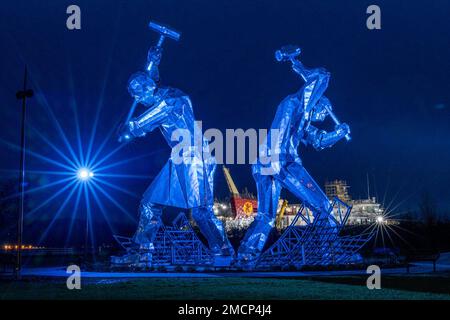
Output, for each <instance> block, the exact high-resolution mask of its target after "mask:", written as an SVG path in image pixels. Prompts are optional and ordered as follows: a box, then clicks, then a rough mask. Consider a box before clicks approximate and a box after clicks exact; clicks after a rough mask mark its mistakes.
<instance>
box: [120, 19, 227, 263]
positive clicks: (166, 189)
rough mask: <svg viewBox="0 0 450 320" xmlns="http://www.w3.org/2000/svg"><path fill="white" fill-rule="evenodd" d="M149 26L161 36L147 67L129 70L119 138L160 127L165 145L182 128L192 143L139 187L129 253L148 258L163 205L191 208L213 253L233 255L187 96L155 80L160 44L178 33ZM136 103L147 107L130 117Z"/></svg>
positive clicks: (211, 164)
mask: <svg viewBox="0 0 450 320" xmlns="http://www.w3.org/2000/svg"><path fill="white" fill-rule="evenodd" d="M150 28H152V29H153V30H155V31H157V32H159V33H160V34H161V38H160V40H159V42H158V45H156V46H154V47H152V48H151V49H150V50H149V54H148V66H147V70H146V71H145V72H138V73H136V74H134V75H133V76H131V78H130V80H129V83H128V91H129V92H130V94H131V96H132V97H133V98H134V100H135V102H134V104H133V106H132V110H130V114H129V117H128V119H127V121H126V123H125V125H124V127H123V128H122V130H121V136H120V138H119V141H122V142H124V141H129V140H131V139H133V138H135V137H144V136H145V135H146V134H147V133H149V132H152V131H153V130H155V129H160V131H161V133H162V134H163V136H164V138H165V139H166V141H167V143H168V144H169V146H170V147H171V148H174V146H175V145H176V144H177V143H178V141H173V140H172V134H173V133H174V132H175V131H176V130H180V129H181V130H187V131H188V132H189V133H191V134H190V136H191V137H192V141H191V144H190V145H191V146H192V147H191V148H190V149H189V155H186V157H189V161H181V163H180V161H173V158H172V157H171V158H170V159H169V160H168V162H167V163H166V165H165V166H164V168H163V169H162V170H161V172H160V173H159V174H158V176H157V177H156V178H155V179H154V180H153V182H152V184H151V185H150V187H149V188H148V189H147V191H146V192H145V193H144V196H143V199H142V201H141V205H140V220H139V225H138V228H137V231H136V233H135V235H134V237H133V241H134V243H135V244H136V249H135V250H133V252H131V253H129V254H128V257H129V258H130V260H133V259H136V256H138V257H139V263H140V264H144V265H150V264H151V257H152V250H153V242H154V240H155V236H156V232H157V230H158V228H159V227H160V225H159V224H160V221H161V220H160V216H161V215H162V210H163V208H164V207H166V206H171V207H177V208H182V209H192V217H193V218H194V220H195V221H196V223H197V225H198V226H199V228H200V231H201V232H202V234H203V235H204V236H205V238H206V239H207V241H208V244H209V247H210V249H211V251H212V252H213V253H214V254H216V255H225V256H232V255H233V254H234V252H233V249H232V247H231V245H230V243H229V241H228V238H227V237H226V233H225V231H224V228H223V226H222V223H221V222H220V221H219V220H218V219H217V218H216V217H215V215H214V212H213V199H214V195H213V191H214V181H213V179H214V172H215V168H216V163H215V159H214V158H213V157H212V156H211V155H210V154H209V153H208V152H202V150H200V149H201V148H202V147H203V151H205V150H206V151H207V150H208V144H207V141H204V140H203V141H202V143H200V144H203V145H200V147H197V146H196V144H195V143H194V139H195V135H194V131H195V125H196V124H195V119H194V112H193V109H192V104H191V101H190V99H189V97H188V96H187V95H186V94H185V93H183V92H181V91H180V90H178V89H175V88H170V87H161V86H159V85H158V83H159V72H158V65H159V62H160V59H161V54H162V48H161V44H162V42H163V40H164V38H165V37H170V38H172V39H175V40H178V38H179V36H180V35H179V34H178V33H177V32H175V31H173V30H170V29H168V28H166V27H163V26H160V25H158V24H155V23H150ZM138 103H139V104H142V105H143V106H145V107H146V108H147V110H146V111H145V112H143V113H142V114H141V115H139V116H137V117H135V118H131V114H132V113H133V112H134V108H135V106H136V104H138ZM183 156H184V155H183ZM175 162H176V163H175ZM123 259H126V256H124V257H123Z"/></svg>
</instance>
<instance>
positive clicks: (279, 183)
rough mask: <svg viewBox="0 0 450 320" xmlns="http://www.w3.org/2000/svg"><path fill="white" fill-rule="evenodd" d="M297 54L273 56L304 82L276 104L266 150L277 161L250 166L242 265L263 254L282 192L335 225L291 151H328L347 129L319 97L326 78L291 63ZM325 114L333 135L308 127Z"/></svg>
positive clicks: (293, 51) (296, 50)
mask: <svg viewBox="0 0 450 320" xmlns="http://www.w3.org/2000/svg"><path fill="white" fill-rule="evenodd" d="M300 52H301V51H300V48H298V47H294V46H286V47H283V48H282V49H280V50H278V51H277V52H276V54H275V57H276V59H277V60H278V61H290V62H291V63H292V68H293V70H294V71H295V72H296V73H297V74H299V75H300V76H301V77H302V78H303V80H304V81H305V84H304V85H303V87H302V88H301V89H300V90H299V91H298V92H296V93H294V94H292V95H289V96H287V97H286V98H285V99H284V100H283V101H282V102H281V103H280V105H279V106H278V109H277V112H276V115H275V119H274V120H273V122H272V126H271V130H270V133H269V134H268V136H267V147H268V149H269V150H272V151H274V152H276V153H277V155H278V159H277V160H276V161H268V162H266V161H263V159H262V158H261V157H260V159H258V161H257V162H256V163H255V164H254V165H253V166H252V171H253V177H254V179H255V182H256V185H257V192H258V214H257V216H256V218H255V221H254V222H253V223H252V225H251V226H250V228H249V229H248V231H247V233H246V235H245V238H244V239H243V240H242V242H241V246H240V248H239V252H238V258H239V259H240V260H241V261H243V262H244V261H251V260H253V259H254V258H256V257H257V256H258V255H259V254H260V253H261V251H262V250H263V248H264V245H265V243H266V240H267V237H268V235H269V233H270V231H271V229H272V228H273V227H274V222H275V218H276V214H277V208H278V201H279V198H280V191H281V189H282V188H286V189H287V190H289V191H290V192H291V193H293V194H294V195H295V196H296V197H297V198H298V199H300V200H301V201H302V202H303V204H304V205H305V206H306V207H308V208H309V209H310V210H311V211H312V213H313V216H314V217H315V218H316V217H317V216H318V215H328V216H329V217H328V223H329V224H330V226H331V227H333V226H334V225H335V223H336V221H335V220H334V217H333V215H332V214H331V211H332V208H331V204H330V201H329V200H328V198H327V197H326V195H325V194H324V192H323V191H322V190H321V189H320V187H319V186H318V185H317V183H316V182H315V181H314V179H313V178H312V177H311V176H310V175H309V174H308V172H307V171H306V169H305V168H304V167H303V165H302V161H301V159H300V157H299V155H298V152H297V149H298V147H299V144H300V142H302V143H303V144H305V145H312V146H313V147H314V148H315V149H316V150H321V149H324V148H327V147H331V146H332V145H334V144H335V143H336V142H337V141H339V140H341V139H342V138H344V137H345V138H346V139H347V140H349V139H350V136H349V134H350V129H349V127H348V125H347V124H345V123H343V124H340V123H339V121H338V120H337V118H336V117H335V116H334V114H333V113H332V111H331V110H332V106H331V103H330V101H329V100H328V99H327V98H326V97H325V96H324V92H325V90H326V89H327V86H328V81H329V78H330V74H329V73H328V72H327V71H326V70H325V69H323V68H315V69H308V68H306V67H304V66H303V64H302V63H301V62H300V61H298V60H297V59H296V58H297V56H298V55H299V54H300ZM327 115H330V116H331V118H332V119H333V121H334V122H335V123H336V127H335V130H334V131H332V132H326V131H323V130H319V129H317V128H316V127H315V126H313V123H314V122H321V121H324V119H325V117H326V116H327ZM275 133H276V134H275ZM321 217H323V216H321Z"/></svg>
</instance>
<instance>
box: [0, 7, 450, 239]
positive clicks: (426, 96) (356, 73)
mask: <svg viewBox="0 0 450 320" xmlns="http://www.w3.org/2000/svg"><path fill="white" fill-rule="evenodd" d="M374 3H376V4H378V5H379V6H380V7H381V12H382V29H381V30H375V31H370V30H368V29H367V28H366V18H367V14H366V13H365V12H366V8H367V6H368V5H370V4H374ZM70 4H77V5H79V6H80V7H81V12H82V22H81V23H82V29H81V30H77V31H69V30H68V29H67V28H66V18H67V14H66V8H67V6H68V5H70ZM449 14H450V3H449V2H448V1H445V0H442V1H439V0H434V1H411V0H410V1H406V0H405V1H398V0H396V1H376V2H373V1H363V0H354V1H314V0H295V1H294V0H292V1H269V0H258V1H253V0H252V1H248V0H247V1H242V0H239V1H238V0H231V1H230V0H227V1H219V0H216V1H206V0H201V1H199V0H195V1H194V0H192V1H173V0H161V1H149V0H146V1H144V0H133V1H114V0H108V1H106V0H104V1H100V0H96V1H80V0H76V1H56V0H51V1H45V2H44V1H41V0H26V1H23V0H15V1H2V4H1V6H0V38H1V42H0V45H1V50H0V57H1V59H0V105H1V110H2V119H1V120H2V124H1V126H0V134H1V143H0V152H1V154H2V157H1V159H0V168H1V169H2V171H1V174H2V180H3V181H6V180H8V179H16V177H17V171H14V170H17V169H18V164H19V152H18V151H17V150H16V149H14V147H11V144H14V145H18V144H19V134H20V106H21V105H20V102H18V101H17V100H16V98H15V92H16V91H17V90H18V89H20V87H21V86H22V76H23V69H24V65H25V63H26V64H27V65H28V67H29V71H30V79H31V82H32V87H33V89H34V91H35V97H34V98H33V99H32V100H30V102H29V110H28V114H27V117H28V121H29V122H28V123H29V127H28V128H27V130H28V131H27V139H28V141H27V142H28V147H29V148H30V150H32V151H34V152H38V153H39V154H42V155H45V156H46V157H49V158H52V159H57V160H58V161H61V157H60V156H59V155H58V154H57V153H56V152H55V151H54V150H53V149H52V148H51V147H50V146H49V145H48V144H46V143H45V142H43V140H42V138H41V137H39V135H38V134H37V133H36V131H38V132H40V133H41V134H42V135H43V136H45V137H46V138H47V139H49V140H51V141H52V142H53V143H54V144H55V145H57V146H58V148H60V150H61V151H62V152H63V153H65V154H68V150H67V148H66V147H65V145H64V142H63V140H62V139H61V136H60V135H59V134H58V129H57V127H56V126H55V121H54V120H53V119H52V116H51V114H52V112H53V114H54V116H55V118H56V119H57V121H58V122H59V123H60V125H61V127H62V129H63V130H64V132H65V133H66V135H67V138H68V140H69V141H70V143H71V144H72V145H73V147H74V149H75V152H76V153H77V154H78V149H77V142H76V141H77V134H76V132H77V130H76V123H75V113H74V112H73V111H74V110H76V111H77V112H76V114H78V117H79V119H78V120H79V124H80V134H81V141H82V147H83V150H84V151H83V152H85V150H86V147H87V145H88V144H89V139H90V137H91V133H92V128H93V126H94V118H95V115H96V113H97V111H99V121H98V126H97V130H96V135H95V143H94V149H95V146H98V145H99V144H100V143H101V142H102V140H103V139H104V137H105V136H106V135H107V133H108V132H109V131H110V130H115V127H116V126H117V123H118V121H120V119H122V118H123V116H124V114H126V113H127V111H128V109H129V106H130V104H131V98H130V97H129V95H128V92H127V90H126V84H127V80H128V78H129V76H130V75H131V74H132V73H134V72H136V71H138V70H141V69H142V68H143V67H144V65H145V61H146V55H147V50H148V48H149V47H150V46H151V45H153V44H154V43H155V42H156V40H157V35H156V34H155V33H154V32H152V31H150V30H149V29H148V27H147V24H148V22H149V20H156V21H159V22H161V23H164V24H167V25H170V26H172V27H173V28H175V29H177V30H179V31H181V32H182V38H181V41H180V42H174V41H170V40H168V41H167V42H166V44H165V46H164V50H165V51H164V55H163V59H162V63H161V66H160V75H161V79H162V83H163V84H164V85H169V86H173V87H176V88H179V89H181V90H182V91H184V92H186V93H187V94H189V96H190V97H191V99H192V102H193V106H194V111H195V114H196V118H197V119H198V120H202V121H203V127H204V128H205V129H207V128H218V129H220V130H221V131H223V132H225V129H227V128H243V129H247V128H268V127H269V126H270V124H271V121H272V119H273V116H274V114H275V110H276V107H277V106H278V104H279V102H280V101H281V100H282V99H283V98H284V97H285V96H287V95H289V94H291V93H293V92H295V91H297V90H298V89H299V88H300V86H301V85H303V82H302V81H301V79H299V78H298V76H296V75H295V74H294V73H293V72H291V70H290V67H289V65H288V64H280V63H277V62H276V61H275V59H274V51H275V50H276V49H278V48H279V47H280V46H282V45H285V44H290V43H292V44H298V45H300V46H301V47H302V49H303V52H302V55H301V60H302V62H303V63H304V64H305V65H306V66H309V67H319V66H322V67H325V68H326V69H328V70H329V71H330V72H331V75H332V77H331V81H330V85H329V88H328V90H327V92H326V95H327V97H328V98H329V99H330V100H331V102H332V103H333V104H334V110H335V112H336V114H337V116H338V117H339V118H340V119H341V121H343V122H347V123H348V124H349V125H350V127H351V130H352V137H353V140H352V141H351V142H350V143H346V142H344V141H343V142H339V143H338V144H337V145H335V146H334V147H333V148H331V149H327V150H324V151H321V152H316V151H315V150H314V149H312V148H311V147H309V148H302V149H301V150H300V155H301V157H302V159H303V162H304V165H305V167H306V168H307V170H308V171H309V172H310V173H311V174H312V176H313V177H315V179H316V181H317V182H318V183H319V184H320V185H323V183H324V182H325V181H326V180H327V179H336V178H339V179H344V180H347V182H348V183H349V184H350V185H351V189H350V192H351V195H352V196H353V197H354V198H360V197H366V196H367V191H366V175H367V174H368V175H369V178H370V187H371V194H372V196H375V195H376V196H378V198H379V199H380V201H383V199H384V201H383V202H384V203H385V205H386V206H387V205H388V204H389V203H391V202H392V205H391V207H392V206H396V205H398V208H397V209H396V210H397V211H399V212H400V211H404V210H408V209H410V210H415V209H416V208H417V205H418V202H419V201H420V199H419V198H420V195H421V194H423V192H429V193H431V194H432V196H433V198H434V199H435V200H436V203H437V205H438V208H439V210H440V211H441V212H448V209H450V188H449V187H448V186H449V183H450V181H449V180H450V168H449V167H450V166H449V163H450V125H449V124H450V81H449V76H450V59H449V57H450V45H449V39H450V19H449ZM45 101H47V103H48V104H46V103H45ZM99 108H100V109H99ZM50 110H51V111H50ZM324 128H325V129H332V124H331V122H326V123H324ZM34 130H36V131H34ZM8 143H9V144H8ZM117 146H118V143H117V142H116V141H115V137H114V136H113V137H112V138H111V139H109V140H108V142H107V145H106V147H105V153H108V151H111V150H114V148H116V147H117ZM149 152H153V154H152V155H151V156H148V157H144V158H141V159H136V160H130V161H129V162H127V163H123V164H122V165H118V166H115V167H113V168H111V172H113V173H115V174H128V175H139V176H144V177H147V178H144V179H131V178H130V179H115V178H114V179H112V180H114V181H112V180H111V182H114V183H115V184H118V185H120V186H121V187H122V188H125V189H127V190H129V191H130V192H132V193H134V194H135V195H136V196H135V197H131V196H129V195H127V194H125V193H123V192H120V191H118V190H112V189H110V190H109V191H110V194H111V196H112V197H113V198H114V199H116V200H117V201H118V202H119V203H120V204H121V205H122V206H123V207H124V208H125V209H126V210H127V211H129V212H130V214H132V215H134V216H137V208H138V204H139V197H140V195H141V194H142V193H143V192H144V190H145V188H146V187H147V186H148V185H149V184H150V182H151V176H154V175H156V174H157V173H158V172H159V170H160V169H161V168H162V167H163V165H164V163H165V162H166V161H167V158H168V157H169V153H170V149H169V148H168V147H167V145H166V143H165V141H164V140H163V138H162V136H161V134H160V133H159V132H155V133H153V134H151V135H148V136H147V137H146V138H145V139H141V140H137V141H135V142H134V143H133V144H131V145H129V146H127V147H125V148H123V149H121V150H120V151H118V152H117V153H115V154H114V155H113V156H112V157H111V158H110V159H109V160H108V161H110V162H117V161H121V160H124V159H130V158H134V157H137V156H140V155H144V154H148V153H149ZM229 167H230V169H231V172H232V175H233V177H234V179H235V182H236V184H237V185H238V188H239V189H243V188H244V187H247V188H248V189H249V190H250V191H255V185H254V182H253V179H252V177H251V171H250V166H249V165H240V166H239V165H230V166H229ZM27 169H29V170H32V171H33V170H34V171H38V170H54V169H55V168H54V166H53V165H52V164H51V163H48V162H47V163H46V162H45V161H43V160H40V159H37V158H35V157H31V156H27ZM28 177H29V180H28V186H27V187H28V188H33V187H36V186H39V185H44V184H46V183H49V182H51V181H53V180H52V179H55V177H53V176H51V175H46V174H37V173H34V174H30V175H29V176H28ZM57 189H58V188H56V190H57ZM54 193H55V188H47V189H44V190H42V191H39V192H36V193H35V194H33V195H31V194H30V196H29V201H30V202H29V204H30V206H32V207H33V206H36V205H38V204H39V203H42V202H43V201H45V199H47V198H49V197H50V196H51V195H52V194H54ZM216 195H217V196H218V197H222V198H223V197H225V196H227V195H228V190H227V186H226V183H225V180H224V177H223V175H222V171H221V168H220V167H219V168H218V171H217V174H216ZM287 197H288V199H290V200H291V201H293V202H295V199H294V198H292V197H291V196H290V195H287ZM63 200H64V196H61V197H60V198H57V199H55V200H54V201H52V202H51V203H49V204H48V205H46V206H43V207H42V209H41V210H39V211H37V212H35V213H33V215H32V216H29V217H28V218H27V219H26V221H25V225H26V228H28V229H26V230H29V232H28V233H27V235H26V238H25V239H26V241H28V242H34V241H35V239H36V237H37V236H38V235H40V233H41V230H42V228H44V229H45V228H46V227H47V226H48V224H49V223H50V221H51V220H52V218H53V217H54V214H55V212H56V210H57V208H58V206H60V204H61V202H62V201H63ZM104 205H105V209H106V212H107V216H108V219H109V221H110V223H111V225H112V229H113V232H117V233H120V234H123V235H128V234H130V233H131V232H133V231H134V228H135V224H134V222H133V221H132V220H131V219H125V218H124V213H123V212H121V211H120V210H117V208H116V206H114V205H113V204H112V203H111V202H110V201H107V200H106V199H105V200H104ZM80 210H83V206H81V207H80ZM70 212H71V210H67V212H64V213H63V214H62V215H61V219H59V220H58V221H57V222H56V223H55V225H54V227H53V229H52V230H51V231H50V232H51V233H50V234H51V237H49V238H51V240H53V241H55V242H58V241H59V240H58V239H60V238H61V237H62V239H64V236H65V234H66V230H67V223H68V221H69V220H70V219H71V217H70ZM92 216H93V217H94V220H95V225H94V226H95V228H96V230H97V231H98V238H99V239H103V238H104V239H108V237H109V236H110V234H111V232H110V231H108V230H109V229H108V228H106V227H105V223H106V222H105V220H104V219H103V218H102V214H101V213H100V212H99V210H98V209H97V208H96V207H95V206H94V207H93V208H92ZM82 218H83V214H80V215H78V216H77V217H76V220H75V221H77V222H78V221H80V223H77V224H76V226H75V228H79V230H82V226H81V225H82V223H81V221H82ZM31 230H32V231H31ZM76 230H77V229H76ZM75 234H77V231H75ZM79 238H80V239H81V238H82V237H81V236H79ZM78 240H79V239H78V238H77V236H76V235H75V236H74V238H73V239H72V240H71V242H70V244H75V243H77V241H78ZM46 241H47V240H46Z"/></svg>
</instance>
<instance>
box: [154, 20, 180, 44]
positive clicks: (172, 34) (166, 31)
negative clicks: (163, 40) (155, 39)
mask: <svg viewBox="0 0 450 320" xmlns="http://www.w3.org/2000/svg"><path fill="white" fill-rule="evenodd" d="M148 27H149V28H150V29H152V30H153V31H156V32H158V33H159V34H161V35H162V36H164V37H168V38H171V39H173V40H175V41H178V40H180V37H181V33H180V32H178V31H175V30H173V29H170V28H169V27H166V26H163V25H161V24H158V23H155V22H152V21H150V23H149V24H148Z"/></svg>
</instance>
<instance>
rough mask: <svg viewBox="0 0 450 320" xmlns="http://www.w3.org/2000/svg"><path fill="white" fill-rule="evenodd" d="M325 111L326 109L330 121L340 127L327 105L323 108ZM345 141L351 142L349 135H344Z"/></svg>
mask: <svg viewBox="0 0 450 320" xmlns="http://www.w3.org/2000/svg"><path fill="white" fill-rule="evenodd" d="M325 109H327V112H328V114H329V115H330V117H331V119H332V120H333V121H334V123H335V124H336V125H340V124H341V122H340V121H339V119H338V118H337V117H336V115H335V114H334V113H333V111H331V110H330V108H329V107H328V106H327V105H326V106H325ZM345 140H347V141H350V140H351V137H350V134H348V133H347V134H346V135H345Z"/></svg>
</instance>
